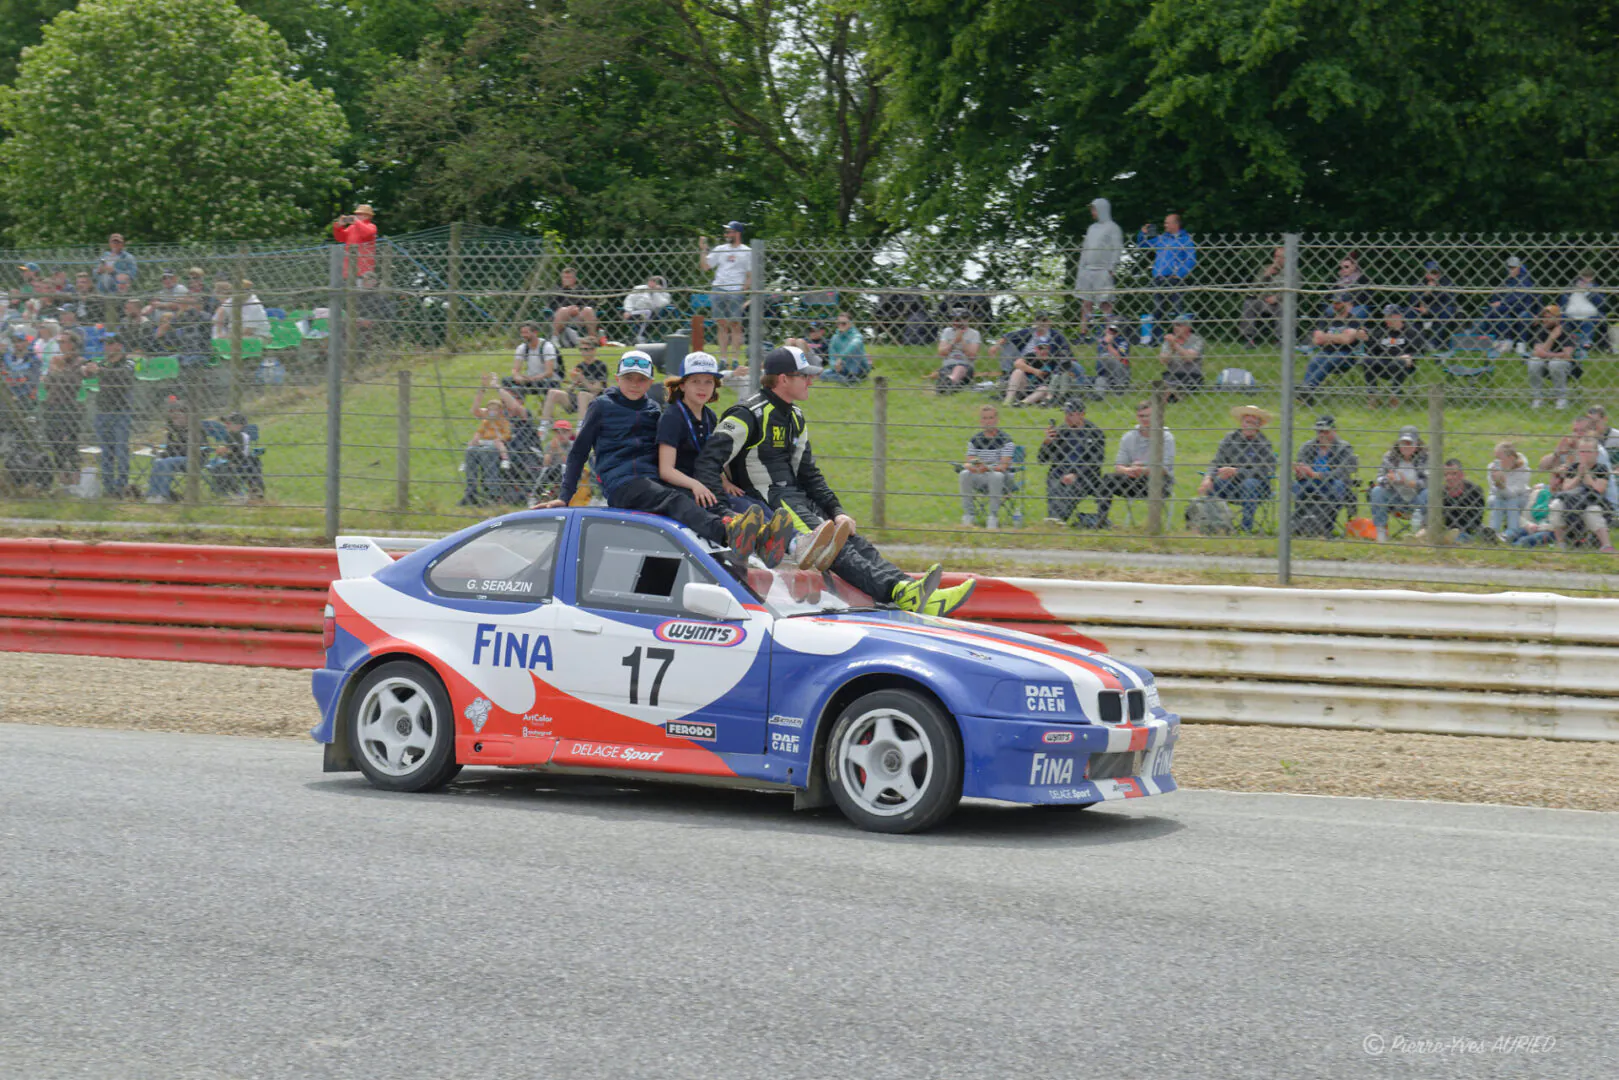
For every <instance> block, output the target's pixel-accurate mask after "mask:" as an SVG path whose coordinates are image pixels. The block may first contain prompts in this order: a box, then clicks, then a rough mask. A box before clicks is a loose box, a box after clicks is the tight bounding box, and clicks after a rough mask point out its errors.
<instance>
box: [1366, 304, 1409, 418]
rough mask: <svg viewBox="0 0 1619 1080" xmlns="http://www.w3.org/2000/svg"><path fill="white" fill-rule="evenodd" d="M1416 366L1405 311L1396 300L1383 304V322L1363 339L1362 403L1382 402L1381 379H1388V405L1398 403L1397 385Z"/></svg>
mask: <svg viewBox="0 0 1619 1080" xmlns="http://www.w3.org/2000/svg"><path fill="white" fill-rule="evenodd" d="M1416 369H1417V344H1416V341H1415V340H1413V338H1412V335H1411V331H1410V330H1408V329H1407V328H1406V325H1405V312H1404V311H1402V310H1401V309H1400V305H1398V304H1388V305H1386V306H1385V307H1384V308H1383V326H1382V327H1381V328H1380V329H1379V330H1378V331H1377V332H1376V333H1374V334H1372V335H1371V337H1370V339H1369V340H1368V341H1367V343H1366V359H1365V362H1364V363H1363V364H1362V365H1361V371H1362V373H1363V374H1364V375H1365V376H1366V394H1367V399H1366V405H1367V407H1368V408H1372V409H1375V408H1378V407H1379V406H1381V405H1382V404H1383V383H1384V382H1385V381H1386V382H1387V383H1388V406H1389V408H1391V409H1397V408H1399V406H1400V387H1402V386H1404V385H1405V381H1406V380H1407V379H1409V378H1410V377H1411V373H1412V372H1413V371H1415V370H1416Z"/></svg>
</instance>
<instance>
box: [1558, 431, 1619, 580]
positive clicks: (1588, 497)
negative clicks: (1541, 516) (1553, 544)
mask: <svg viewBox="0 0 1619 1080" xmlns="http://www.w3.org/2000/svg"><path fill="white" fill-rule="evenodd" d="M1599 450H1600V447H1598V446H1597V441H1596V439H1594V438H1592V437H1591V436H1590V435H1585V436H1582V437H1581V438H1580V440H1579V442H1578V443H1577V444H1576V447H1575V459H1574V460H1573V461H1570V462H1566V463H1564V464H1562V465H1560V466H1559V467H1558V468H1557V470H1556V472H1554V473H1553V474H1552V483H1553V485H1554V486H1555V487H1556V489H1557V490H1556V492H1555V497H1554V498H1553V499H1552V504H1551V525H1552V535H1553V536H1554V537H1556V540H1557V546H1558V548H1566V547H1567V546H1568V525H1567V523H1568V515H1570V514H1572V515H1574V517H1575V519H1576V520H1578V521H1580V522H1581V523H1582V524H1583V525H1584V527H1585V528H1586V530H1587V531H1589V532H1590V534H1591V535H1592V536H1594V537H1595V538H1596V540H1597V543H1598V544H1600V545H1601V547H1602V551H1603V552H1604V553H1605V554H1609V555H1611V554H1613V544H1612V543H1610V542H1609V538H1608V522H1609V521H1610V520H1611V519H1612V515H1613V508H1612V507H1611V506H1610V505H1609V504H1608V498H1607V491H1608V485H1609V484H1610V483H1611V475H1610V473H1609V471H1608V466H1606V465H1604V464H1603V463H1602V462H1601V461H1600V460H1599V459H1598V456H1597V455H1598V452H1599Z"/></svg>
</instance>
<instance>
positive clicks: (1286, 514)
mask: <svg viewBox="0 0 1619 1080" xmlns="http://www.w3.org/2000/svg"><path fill="white" fill-rule="evenodd" d="M1282 250H1283V253H1284V256H1285V258H1286V262H1285V263H1284V264H1283V267H1282V319H1281V323H1280V324H1279V325H1278V327H1277V333H1278V334H1279V335H1280V337H1281V342H1282V416H1281V430H1280V431H1279V432H1278V435H1279V436H1280V438H1281V443H1282V446H1281V453H1280V455H1279V457H1278V460H1277V463H1276V466H1277V467H1276V484H1277V488H1276V584H1278V585H1291V584H1293V424H1294V408H1293V359H1294V352H1293V349H1294V346H1295V345H1296V344H1297V343H1298V340H1299V234H1298V233H1287V234H1285V235H1284V236H1283V237H1282Z"/></svg>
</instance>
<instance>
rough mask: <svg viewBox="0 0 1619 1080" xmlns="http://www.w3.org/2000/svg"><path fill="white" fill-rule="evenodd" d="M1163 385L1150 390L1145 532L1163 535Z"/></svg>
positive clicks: (1164, 396)
mask: <svg viewBox="0 0 1619 1080" xmlns="http://www.w3.org/2000/svg"><path fill="white" fill-rule="evenodd" d="M1166 397H1167V394H1166V393H1165V391H1164V387H1163V384H1162V383H1160V384H1159V385H1157V386H1155V387H1153V389H1152V424H1151V427H1150V428H1149V429H1148V434H1147V532H1148V534H1149V535H1151V536H1162V535H1163V534H1164V406H1165V404H1167V402H1166V400H1165V399H1166Z"/></svg>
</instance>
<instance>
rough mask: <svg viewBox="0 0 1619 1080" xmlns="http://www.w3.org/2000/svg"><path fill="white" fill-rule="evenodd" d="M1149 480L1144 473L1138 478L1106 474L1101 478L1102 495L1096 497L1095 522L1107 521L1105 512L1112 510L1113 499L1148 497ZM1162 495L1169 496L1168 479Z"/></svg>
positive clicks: (1166, 478)
mask: <svg viewBox="0 0 1619 1080" xmlns="http://www.w3.org/2000/svg"><path fill="white" fill-rule="evenodd" d="M1150 479H1151V477H1150V476H1149V475H1148V474H1146V473H1143V474H1142V475H1140V476H1120V475H1119V474H1118V473H1108V474H1107V475H1106V476H1104V477H1102V493H1101V494H1100V495H1098V496H1097V497H1096V518H1097V520H1098V521H1106V520H1107V512H1108V510H1109V509H1111V508H1112V506H1113V500H1114V499H1145V498H1146V497H1147V495H1148V492H1147V482H1148V480H1150ZM1164 494H1165V495H1166V496H1167V495H1168V494H1169V483H1168V477H1165V483H1164Z"/></svg>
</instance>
